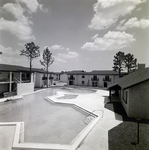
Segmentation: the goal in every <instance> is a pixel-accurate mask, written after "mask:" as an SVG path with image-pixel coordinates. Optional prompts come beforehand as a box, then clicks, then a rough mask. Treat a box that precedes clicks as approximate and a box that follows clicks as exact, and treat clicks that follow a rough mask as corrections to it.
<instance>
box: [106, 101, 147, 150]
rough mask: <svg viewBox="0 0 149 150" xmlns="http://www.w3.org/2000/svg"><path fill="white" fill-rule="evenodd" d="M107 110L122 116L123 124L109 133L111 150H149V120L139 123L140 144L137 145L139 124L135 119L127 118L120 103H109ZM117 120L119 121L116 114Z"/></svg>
mask: <svg viewBox="0 0 149 150" xmlns="http://www.w3.org/2000/svg"><path fill="white" fill-rule="evenodd" d="M105 108H107V109H109V110H111V111H114V112H115V113H117V114H120V115H121V116H122V117H123V122H122V123H121V124H119V125H118V126H116V127H114V128H112V129H110V130H109V131H108V145H109V150H148V149H149V120H141V121H140V122H139V143H138V144H132V142H133V143H137V137H138V134H137V129H138V126H137V125H138V124H137V121H136V120H135V119H132V118H129V117H127V115H126V113H125V111H124V109H123V107H122V105H121V103H120V102H115V103H112V102H109V103H107V104H105ZM115 118H116V119H117V120H118V118H117V116H116V114H115Z"/></svg>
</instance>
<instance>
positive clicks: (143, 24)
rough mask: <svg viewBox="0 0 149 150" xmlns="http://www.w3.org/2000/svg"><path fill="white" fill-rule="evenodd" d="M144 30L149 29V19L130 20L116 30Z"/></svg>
mask: <svg viewBox="0 0 149 150" xmlns="http://www.w3.org/2000/svg"><path fill="white" fill-rule="evenodd" d="M134 27H135V28H142V29H145V28H147V27H149V20H148V19H141V20H140V21H139V20H138V19H137V18H136V17H134V18H131V19H129V20H128V21H127V22H126V23H125V24H119V26H118V27H117V28H116V29H117V30H121V31H123V30H126V29H128V28H134Z"/></svg>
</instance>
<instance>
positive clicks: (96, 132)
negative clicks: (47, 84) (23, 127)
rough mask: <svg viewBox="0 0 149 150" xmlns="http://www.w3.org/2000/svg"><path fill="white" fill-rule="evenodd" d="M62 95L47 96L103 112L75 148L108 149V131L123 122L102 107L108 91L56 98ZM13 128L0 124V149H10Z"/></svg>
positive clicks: (105, 101) (81, 149)
mask: <svg viewBox="0 0 149 150" xmlns="http://www.w3.org/2000/svg"><path fill="white" fill-rule="evenodd" d="M95 90H97V89H95ZM62 95H63V93H61V92H58V94H57V95H54V96H50V97H49V98H50V99H51V100H53V101H55V102H60V103H61V102H62V103H71V104H75V105H77V106H79V107H82V108H83V109H85V110H88V111H90V112H93V111H94V113H95V114H97V115H98V114H99V112H101V111H102V112H103V117H102V118H101V119H100V120H99V121H98V122H97V124H96V125H95V126H94V128H93V129H92V130H91V131H90V132H89V134H88V135H87V137H86V138H85V139H84V141H83V142H82V143H81V144H80V146H79V148H77V149H78V150H108V149H109V146H108V131H109V130H110V129H112V128H113V127H115V126H117V125H119V124H120V123H121V122H123V121H122V116H120V115H118V114H117V117H118V118H119V119H118V120H116V118H115V113H114V112H113V111H110V110H108V109H106V108H105V107H104V104H105V103H107V102H108V99H107V96H108V95H109V92H108V91H105V90H97V92H96V93H89V94H80V95H78V96H77V97H76V98H74V99H57V98H58V97H60V96H62ZM6 128H7V129H8V130H7V129H6ZM14 130H15V129H14V126H13V127H12V126H0V141H2V140H1V139H4V138H5V139H6V140H3V143H0V149H3V150H11V146H12V141H13V132H14ZM9 131H11V132H9Z"/></svg>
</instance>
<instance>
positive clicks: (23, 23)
mask: <svg viewBox="0 0 149 150" xmlns="http://www.w3.org/2000/svg"><path fill="white" fill-rule="evenodd" d="M30 24H32V22H31V21H29V20H28V18H27V17H25V16H24V17H23V16H22V19H20V20H16V21H9V20H5V19H4V18H3V17H1V18H0V30H3V31H7V32H10V33H11V34H12V35H15V36H16V37H18V38H19V39H20V40H35V37H34V36H33V35H32V29H31V27H30Z"/></svg>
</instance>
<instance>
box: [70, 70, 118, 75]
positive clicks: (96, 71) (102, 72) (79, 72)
mask: <svg viewBox="0 0 149 150" xmlns="http://www.w3.org/2000/svg"><path fill="white" fill-rule="evenodd" d="M67 74H68V75H118V72H115V71H112V70H94V71H91V72H85V71H68V72H67Z"/></svg>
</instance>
